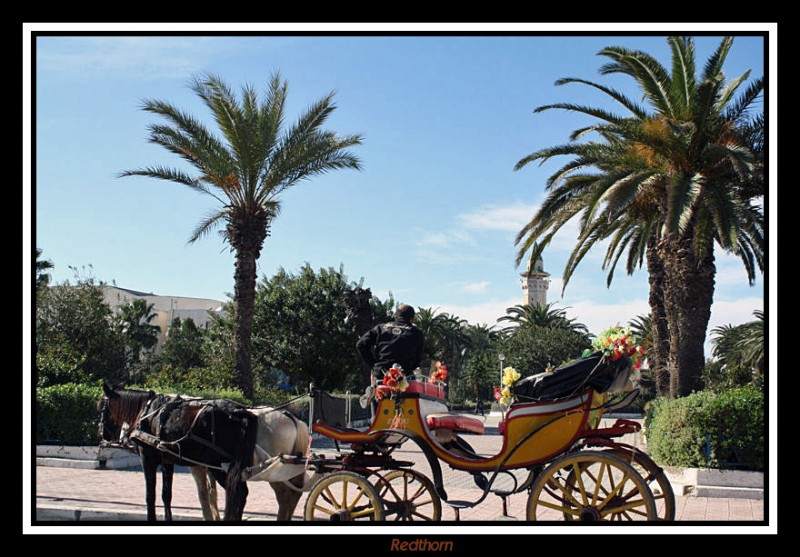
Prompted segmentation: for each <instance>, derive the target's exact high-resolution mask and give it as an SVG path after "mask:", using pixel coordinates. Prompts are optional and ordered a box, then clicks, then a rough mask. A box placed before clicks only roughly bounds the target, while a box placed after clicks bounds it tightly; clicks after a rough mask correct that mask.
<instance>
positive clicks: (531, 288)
mask: <svg viewBox="0 0 800 557" xmlns="http://www.w3.org/2000/svg"><path fill="white" fill-rule="evenodd" d="M520 276H522V279H521V283H522V299H523V303H524V304H526V305H531V306H533V305H541V306H546V305H547V289H548V288H550V273H547V272H545V270H544V262H543V261H542V258H541V257H539V258H538V259H537V260H536V261H534V260H533V252H531V257H530V258H529V259H528V267H527V268H526V269H525V272H524V273H521V274H520Z"/></svg>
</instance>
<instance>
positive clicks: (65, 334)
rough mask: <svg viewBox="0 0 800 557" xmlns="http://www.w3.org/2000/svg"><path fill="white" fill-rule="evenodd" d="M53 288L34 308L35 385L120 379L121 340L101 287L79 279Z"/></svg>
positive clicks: (88, 279)
mask: <svg viewBox="0 0 800 557" xmlns="http://www.w3.org/2000/svg"><path fill="white" fill-rule="evenodd" d="M73 270H74V271H75V274H76V282H75V283H74V284H71V283H70V282H69V281H66V282H64V283H63V284H58V285H54V286H51V287H50V288H49V289H48V295H47V296H45V297H43V298H42V299H41V300H39V301H38V303H37V306H36V363H37V370H36V371H37V384H38V385H40V386H47V385H52V384H58V383H67V382H81V381H86V380H90V381H97V380H105V381H108V382H117V381H124V380H126V379H127V377H126V373H125V372H126V367H125V366H126V359H125V339H124V338H123V336H122V334H121V333H120V332H119V331H118V330H117V329H116V328H115V327H114V324H113V313H112V310H111V307H110V306H109V305H108V304H107V303H105V301H104V298H103V289H102V284H100V283H97V282H95V280H94V279H93V278H91V277H81V276H79V275H78V271H77V270H76V269H73Z"/></svg>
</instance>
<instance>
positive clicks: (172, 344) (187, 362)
mask: <svg viewBox="0 0 800 557" xmlns="http://www.w3.org/2000/svg"><path fill="white" fill-rule="evenodd" d="M161 362H162V363H163V364H164V365H166V366H169V367H170V368H171V369H172V370H173V372H174V373H176V374H177V375H180V376H183V375H185V374H186V373H187V372H188V371H189V370H190V369H192V368H196V367H202V366H203V364H204V359H203V331H202V329H198V328H197V325H195V324H194V320H193V319H192V318H191V317H187V318H186V319H184V320H181V318H180V317H176V318H175V319H173V321H172V324H171V325H170V327H169V330H168V332H167V339H166V340H165V341H164V346H163V347H162V349H161Z"/></svg>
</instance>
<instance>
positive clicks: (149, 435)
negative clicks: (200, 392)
mask: <svg viewBox="0 0 800 557" xmlns="http://www.w3.org/2000/svg"><path fill="white" fill-rule="evenodd" d="M163 396H166V395H160V396H156V397H152V398H150V400H148V401H147V404H146V405H145V407H144V409H143V410H142V415H141V417H140V418H139V420H138V422H137V424H136V428H135V429H134V431H133V432H132V433H131V434H130V438H131V439H132V440H135V441H137V442H139V443H141V444H144V445H147V446H149V447H152V448H154V449H158V450H159V451H162V452H164V453H167V454H169V455H171V456H174V457H175V458H178V459H180V460H183V461H186V462H191V463H193V464H196V465H199V466H205V467H206V468H213V469H215V470H222V471H225V467H223V466H215V465H211V464H208V463H206V462H198V461H196V460H193V459H190V458H188V457H186V455H184V454H182V451H181V443H183V442H185V441H191V442H194V443H198V444H199V445H202V446H204V447H206V448H208V449H211V450H213V451H214V452H216V453H217V454H219V455H220V456H221V457H222V459H223V460H228V461H230V460H232V459H233V455H232V454H230V453H229V452H227V451H226V450H224V449H223V448H222V447H220V446H219V444H218V443H217V427H216V413H215V412H214V411H213V410H214V409H215V408H216V409H217V410H220V411H221V412H224V413H226V414H227V415H228V417H230V418H234V417H236V416H237V412H233V411H230V410H229V409H227V408H224V407H223V406H221V405H219V404H217V401H215V400H210V399H209V400H203V399H194V398H189V399H185V398H182V397H181V396H180V395H175V396H173V397H171V398H169V400H167V402H166V403H164V405H163V406H157V404H156V402H161V400H163V398H161V397H163ZM184 404H190V405H199V406H200V409H199V411H198V412H197V413H196V414H195V416H194V418H193V419H192V423H191V424H190V425H189V427H188V428H187V431H186V433H185V434H184V435H183V436H182V437H180V438H178V439H176V440H174V441H167V440H165V439H162V437H161V433H162V432H163V430H164V426H165V425H166V423H167V421H168V420H169V417H170V415H171V414H172V412H174V411H175V410H176V409H177V408H180V407H181V406H182V405H184ZM208 410H211V427H210V434H211V439H210V440H209V439H206V438H205V437H202V436H200V435H198V434H197V433H196V426H197V423H198V420H199V419H200V417H201V415H203V413H204V412H206V411H208ZM237 410H239V411H242V412H244V411H246V408H244V407H241V406H238V405H237ZM155 418H157V422H156V419H155ZM151 419H152V422H156V423H157V424H158V429H157V431H156V432H155V434H154V433H153V432H152V431H144V430H143V429H142V424H144V423H149V422H148V420H151Z"/></svg>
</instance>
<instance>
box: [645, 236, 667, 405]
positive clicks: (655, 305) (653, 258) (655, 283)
mask: <svg viewBox="0 0 800 557" xmlns="http://www.w3.org/2000/svg"><path fill="white" fill-rule="evenodd" d="M647 273H648V279H649V281H650V313H651V325H652V331H653V349H652V353H651V354H650V355H649V356H648V360H649V365H650V370H651V372H652V373H653V380H654V381H655V386H656V394H658V395H659V396H667V395H669V392H670V379H669V370H668V368H667V363H668V361H669V326H668V323H667V314H666V310H665V309H664V263H663V262H662V261H661V258H660V257H659V255H658V250H657V248H656V245H655V241H653V240H650V241H648V247H647Z"/></svg>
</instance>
